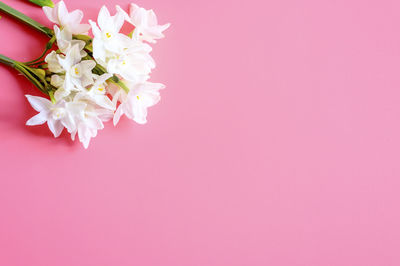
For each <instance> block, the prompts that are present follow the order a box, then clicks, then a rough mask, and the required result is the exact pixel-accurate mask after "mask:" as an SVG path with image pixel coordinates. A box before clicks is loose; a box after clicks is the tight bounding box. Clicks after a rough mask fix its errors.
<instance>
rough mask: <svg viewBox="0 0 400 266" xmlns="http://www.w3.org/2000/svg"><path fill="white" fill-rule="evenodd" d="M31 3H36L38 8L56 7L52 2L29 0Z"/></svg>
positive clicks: (47, 0)
mask: <svg viewBox="0 0 400 266" xmlns="http://www.w3.org/2000/svg"><path fill="white" fill-rule="evenodd" d="M29 2H31V3H34V4H35V5H38V6H49V7H54V3H53V1H51V0H29Z"/></svg>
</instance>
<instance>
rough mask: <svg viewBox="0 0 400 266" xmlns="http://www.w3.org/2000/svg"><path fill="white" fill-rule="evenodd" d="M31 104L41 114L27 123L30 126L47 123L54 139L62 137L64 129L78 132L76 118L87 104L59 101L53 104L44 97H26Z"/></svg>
mask: <svg viewBox="0 0 400 266" xmlns="http://www.w3.org/2000/svg"><path fill="white" fill-rule="evenodd" d="M25 96H26V98H27V99H28V101H29V103H30V104H31V106H32V107H33V109H35V110H36V111H38V112H39V113H38V114H37V115H35V116H34V117H32V118H31V119H29V120H28V121H27V122H26V125H28V126H34V125H42V124H44V123H45V122H47V125H48V126H49V129H50V131H51V132H52V133H53V135H54V137H55V138H56V137H58V136H60V134H61V132H62V131H63V129H64V127H66V128H67V130H68V131H69V132H72V131H74V130H76V123H75V120H74V117H76V116H79V113H81V112H83V109H84V108H85V104H83V103H73V102H65V101H59V102H57V103H55V104H53V103H52V102H51V101H49V100H47V99H46V98H43V97H38V96H32V95H25Z"/></svg>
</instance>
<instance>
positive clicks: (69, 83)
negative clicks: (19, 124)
mask: <svg viewBox="0 0 400 266" xmlns="http://www.w3.org/2000/svg"><path fill="white" fill-rule="evenodd" d="M30 1H31V2H34V3H36V4H39V5H42V6H43V12H44V14H45V15H46V17H47V18H48V19H49V20H50V21H51V22H52V23H54V24H55V25H54V28H53V29H50V28H47V27H45V26H43V25H42V24H40V23H39V22H37V21H35V20H33V19H31V18H30V17H28V16H26V15H24V14H22V13H20V12H19V11H17V10H15V9H13V8H11V7H9V6H8V5H6V4H4V3H3V2H1V1H0V11H2V12H4V13H6V14H8V15H10V16H12V17H14V18H16V19H18V20H19V21H21V22H23V23H26V24H28V25H29V26H31V27H32V28H34V29H36V30H38V31H39V32H41V33H43V34H45V35H47V36H48V37H49V38H50V40H49V42H48V43H47V44H46V47H45V49H44V52H43V53H42V55H41V56H40V57H39V58H37V59H35V60H32V61H29V62H18V61H16V60H13V59H11V58H8V57H6V56H4V55H1V54H0V62H1V63H3V64H6V65H8V66H11V67H13V68H14V69H16V70H17V71H18V72H19V73H21V74H22V75H24V76H25V77H26V78H28V79H29V80H30V81H31V82H32V83H33V85H35V86H36V87H37V88H38V89H39V90H40V91H41V92H42V93H43V94H45V95H46V96H47V98H45V97H38V96H32V95H26V97H27V99H28V101H29V103H30V104H31V106H32V107H33V108H34V109H35V110H36V111H37V112H38V114H37V115H35V116H34V117H32V118H31V119H29V120H28V121H27V122H26V125H28V126H33V125H41V124H44V123H46V122H47V125H48V127H49V129H50V131H51V132H52V133H53V135H54V137H58V136H59V135H60V134H61V132H62V131H63V129H64V128H65V129H66V130H67V131H68V132H69V133H70V134H71V138H72V140H74V139H75V136H76V134H78V138H79V141H80V142H81V143H82V144H83V146H84V147H85V148H87V147H88V146H89V142H90V140H91V138H93V137H95V136H96V135H97V131H98V130H100V129H103V128H104V124H103V122H105V121H108V120H111V119H112V120H113V123H114V125H117V123H118V121H119V120H120V118H121V116H122V115H125V116H126V117H128V118H129V119H132V120H134V121H135V122H137V123H139V124H145V123H146V121H147V120H146V117H147V108H148V107H151V106H153V105H155V104H156V103H157V102H158V101H159V100H160V93H159V90H160V89H162V88H164V85H163V84H160V83H152V82H149V81H148V80H149V77H150V73H151V71H152V69H153V68H155V62H154V60H153V58H152V57H151V55H150V52H151V50H152V48H151V46H150V45H149V44H151V43H155V42H156V40H158V39H161V38H163V37H164V35H163V31H164V30H166V29H167V28H168V27H169V24H164V25H159V24H158V22H157V17H156V15H155V13H154V12H153V11H152V10H146V9H144V8H141V7H138V6H137V5H135V4H131V5H130V7H129V13H127V12H126V11H125V10H123V9H122V8H121V7H119V6H118V5H117V6H116V12H115V14H114V15H111V14H110V12H109V10H108V9H107V7H105V6H103V7H102V8H101V9H100V12H99V14H98V18H97V22H95V21H92V20H89V24H84V23H82V19H83V12H82V11H81V10H74V11H72V12H69V11H68V9H67V7H66V5H65V3H64V2H63V1H60V2H58V3H57V4H55V5H53V3H52V1H49V0H30ZM45 5H46V6H45ZM126 22H127V23H129V24H131V25H132V26H133V30H132V32H131V33H129V34H127V35H126V34H123V33H121V28H122V26H123V24H124V23H126ZM89 31H91V32H92V34H93V35H92V36H93V37H91V36H90V35H89V34H88V33H89Z"/></svg>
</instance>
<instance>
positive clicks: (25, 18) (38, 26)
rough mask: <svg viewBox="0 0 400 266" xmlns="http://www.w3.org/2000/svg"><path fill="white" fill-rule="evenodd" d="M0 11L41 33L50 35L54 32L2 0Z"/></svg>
mask: <svg viewBox="0 0 400 266" xmlns="http://www.w3.org/2000/svg"><path fill="white" fill-rule="evenodd" d="M0 11H2V12H4V13H6V14H8V15H10V16H12V17H13V18H16V19H17V20H19V21H21V22H23V23H25V24H26V25H28V26H31V27H32V28H34V29H35V30H37V31H39V32H41V33H43V34H46V35H47V36H49V37H52V36H53V34H54V32H53V31H52V30H51V29H49V28H47V27H46V26H43V25H42V24H40V23H39V22H37V21H36V20H33V19H31V18H30V17H28V16H27V15H25V14H23V13H21V12H19V11H18V10H15V9H14V8H12V7H10V6H8V5H6V4H5V3H3V2H2V1H0Z"/></svg>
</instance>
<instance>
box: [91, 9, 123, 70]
mask: <svg viewBox="0 0 400 266" xmlns="http://www.w3.org/2000/svg"><path fill="white" fill-rule="evenodd" d="M89 23H90V24H91V25H92V32H93V35H94V38H93V57H94V58H95V59H96V60H98V61H100V62H99V63H100V64H102V65H105V63H106V59H107V57H109V56H110V55H111V56H114V55H118V54H121V53H122V52H123V51H124V49H125V48H127V47H128V46H129V43H130V38H129V37H128V36H126V35H124V34H121V33H119V31H120V29H121V27H122V25H123V24H124V14H123V13H121V12H117V13H116V14H115V15H114V16H111V15H110V12H109V11H108V9H107V7H105V6H103V7H102V8H101V9H100V12H99V15H98V18H97V23H98V24H99V27H97V25H96V23H95V22H93V21H91V20H89Z"/></svg>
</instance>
